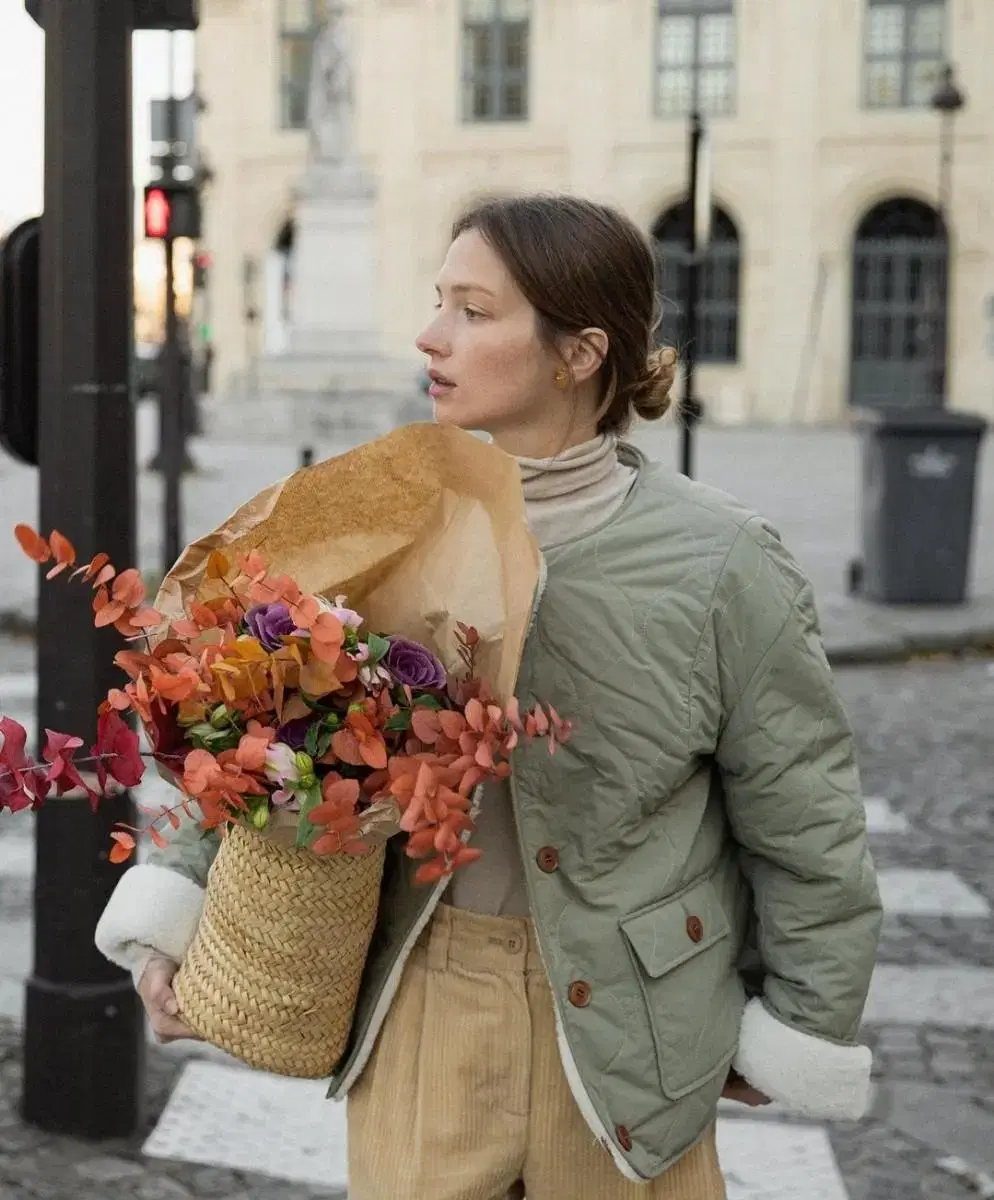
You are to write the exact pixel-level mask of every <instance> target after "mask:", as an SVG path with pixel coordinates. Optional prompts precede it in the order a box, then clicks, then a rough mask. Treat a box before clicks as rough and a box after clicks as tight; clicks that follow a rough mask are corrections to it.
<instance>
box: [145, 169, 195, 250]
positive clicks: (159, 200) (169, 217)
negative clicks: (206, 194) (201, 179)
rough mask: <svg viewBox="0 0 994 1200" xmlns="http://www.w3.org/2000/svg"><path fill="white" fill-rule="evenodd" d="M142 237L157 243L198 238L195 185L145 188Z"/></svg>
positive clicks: (173, 182) (171, 183)
mask: <svg viewBox="0 0 994 1200" xmlns="http://www.w3.org/2000/svg"><path fill="white" fill-rule="evenodd" d="M145 236H146V237H147V238H151V239H153V240H156V241H164V240H165V239H166V238H179V237H183V238H193V239H194V240H196V239H197V238H199V237H200V193H199V191H198V190H197V188H196V186H195V185H194V184H191V183H185V182H183V183H179V182H175V181H171V182H169V183H149V184H146V186H145Z"/></svg>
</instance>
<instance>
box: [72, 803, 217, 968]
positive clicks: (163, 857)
mask: <svg viewBox="0 0 994 1200" xmlns="http://www.w3.org/2000/svg"><path fill="white" fill-rule="evenodd" d="M219 844H220V842H219V838H218V836H217V834H216V832H211V833H206V834H205V833H204V831H203V830H202V829H201V828H200V826H199V824H198V822H196V821H193V820H191V819H190V818H189V817H184V818H183V819H182V824H181V825H180V827H179V829H177V830H173V831H171V832H170V834H169V835H168V841H167V843H166V845H165V847H162V848H159V847H155V846H153V847H152V849H151V850H150V852H149V854H148V856H147V858H146V860H145V861H144V862H142V863H139V864H138V865H137V866H134V867H131V868H129V870H127V871H126V872H125V873H124V875H123V876H122V877H121V881H120V883H118V885H117V887H116V888H115V889H114V892H113V894H112V896H111V898H110V900H109V901H108V903H107V907H106V908H105V909H104V911H103V914H102V915H101V917H100V920H99V922H98V923H97V929H96V934H95V938H94V940H95V942H96V945H97V949H98V950H99V951H100V953H101V954H103V956H104V957H105V958H109V959H110V961H111V962H113V963H116V964H117V965H118V966H119V967H123V968H124V969H125V970H128V971H130V972H131V974H132V978H133V979H134V981H135V986H136V987H137V985H138V982H139V980H140V979H141V976H142V972H143V971H144V970H145V967H146V965H147V963H148V960H149V959H150V958H152V957H153V956H154V955H162V956H163V957H165V958H171V959H172V960H173V961H174V962H177V963H178V962H181V961H182V960H183V956H184V955H185V954H186V951H187V948H188V947H189V945H190V943H191V942H192V941H193V936H194V934H195V933H196V932H197V923H198V921H199V920H200V911H201V909H202V908H203V903H204V889H205V888H206V886H207V873H208V871H209V870H210V866H211V863H212V862H213V861H214V856H215V855H216V854H217V849H218V845H219Z"/></svg>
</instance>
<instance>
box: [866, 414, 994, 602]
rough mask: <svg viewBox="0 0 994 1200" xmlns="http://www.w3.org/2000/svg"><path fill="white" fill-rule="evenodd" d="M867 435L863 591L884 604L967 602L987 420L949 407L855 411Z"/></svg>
mask: <svg viewBox="0 0 994 1200" xmlns="http://www.w3.org/2000/svg"><path fill="white" fill-rule="evenodd" d="M855 420H856V427H857V429H859V430H860V432H861V433H862V435H863V479H862V549H863V560H862V563H861V564H860V572H859V574H860V576H861V578H860V580H859V587H858V589H857V590H858V591H859V592H860V594H861V595H863V596H865V597H866V598H867V599H868V600H875V601H878V602H879V603H882V604H962V603H963V601H964V600H965V599H966V588H967V576H968V573H969V567H970V544H971V541H972V536H973V508H974V492H975V486H976V478H977V456H978V452H979V449H980V443H981V440H982V438H983V436H984V433H985V431H986V429H987V422H986V421H985V420H984V419H983V418H982V417H977V416H973V415H972V414H970V413H959V412H948V411H947V410H945V409H933V410H914V409H912V410H907V409H872V410H869V409H868V410H863V411H861V412H858V413H857V414H856V418H855Z"/></svg>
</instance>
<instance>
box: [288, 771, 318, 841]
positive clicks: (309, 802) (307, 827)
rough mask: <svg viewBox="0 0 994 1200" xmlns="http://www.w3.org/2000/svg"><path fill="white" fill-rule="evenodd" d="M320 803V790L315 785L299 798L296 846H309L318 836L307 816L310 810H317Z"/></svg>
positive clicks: (314, 826) (315, 828)
mask: <svg viewBox="0 0 994 1200" xmlns="http://www.w3.org/2000/svg"><path fill="white" fill-rule="evenodd" d="M320 803H321V788H320V786H319V785H315V786H314V787H312V788H308V789H307V791H306V792H304V794H303V795H302V796H301V798H300V819H299V820H298V822H297V837H296V839H295V842H294V844H295V845H297V846H309V845H310V844H311V842H313V841H314V840H315V838H316V837H317V836H318V829H317V826H316V825H312V824H311V823H310V821H309V820H308V816H307V814H308V813H309V812H311V810H312V809H315V808H317V806H318V805H319V804H320Z"/></svg>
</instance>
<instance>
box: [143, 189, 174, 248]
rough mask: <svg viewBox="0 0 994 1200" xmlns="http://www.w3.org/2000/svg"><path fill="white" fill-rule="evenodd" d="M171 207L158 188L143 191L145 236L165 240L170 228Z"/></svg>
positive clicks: (167, 198)
mask: <svg viewBox="0 0 994 1200" xmlns="http://www.w3.org/2000/svg"><path fill="white" fill-rule="evenodd" d="M172 215H173V206H172V204H171V203H170V202H169V197H168V196H167V195H166V193H165V192H164V191H163V190H162V188H160V187H149V188H146V189H145V236H146V237H147V238H167V237H169V236H170V230H171V227H172Z"/></svg>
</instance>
